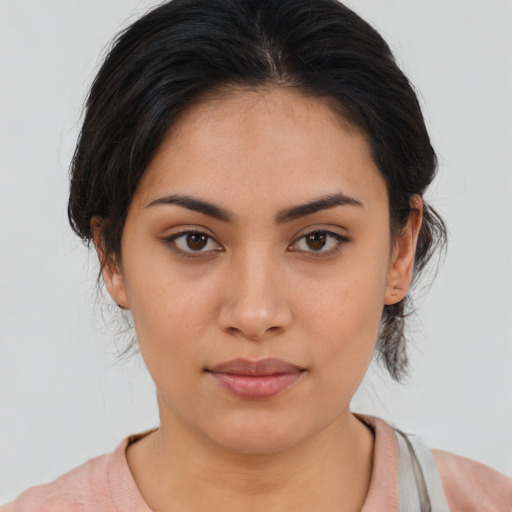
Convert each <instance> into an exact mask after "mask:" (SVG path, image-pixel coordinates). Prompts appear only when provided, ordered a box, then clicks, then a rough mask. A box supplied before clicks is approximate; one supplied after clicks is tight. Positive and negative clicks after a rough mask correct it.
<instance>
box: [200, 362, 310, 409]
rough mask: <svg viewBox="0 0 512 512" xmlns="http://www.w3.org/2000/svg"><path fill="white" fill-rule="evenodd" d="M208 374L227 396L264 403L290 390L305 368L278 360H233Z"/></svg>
mask: <svg viewBox="0 0 512 512" xmlns="http://www.w3.org/2000/svg"><path fill="white" fill-rule="evenodd" d="M207 371H208V373H210V374H211V375H212V377H213V378H214V379H215V380H216V381H217V382H218V383H219V384H220V385H221V386H222V387H223V388H224V389H226V390H227V391H229V392H230V393H231V394H233V395H235V396H237V397H239V398H242V399H245V400H265V399H269V398H272V397H274V396H276V395H278V394H280V393H282V392H284V391H285V390H287V389H289V388H291V387H292V386H293V385H294V384H295V383H296V382H297V381H298V380H299V379H300V377H301V376H302V374H303V373H304V371H305V369H303V368H301V367H299V366H297V365H295V364H292V363H288V362H286V361H282V360H280V359H274V358H269V359H261V360H259V361H249V360H247V359H233V360H231V361H225V362H223V363H220V364H217V365H216V366H214V367H213V368H211V369H208V370H207Z"/></svg>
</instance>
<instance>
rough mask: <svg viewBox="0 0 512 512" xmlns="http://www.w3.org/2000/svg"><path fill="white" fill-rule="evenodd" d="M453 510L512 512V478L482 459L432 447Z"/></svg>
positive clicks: (457, 511) (462, 511)
mask: <svg viewBox="0 0 512 512" xmlns="http://www.w3.org/2000/svg"><path fill="white" fill-rule="evenodd" d="M432 454H433V456H434V460H435V462H436V466H437V469H438V472H439V475H440V477H441V481H442V484H443V489H444V492H445V494H446V499H447V500H448V503H449V505H450V510H452V511H453V512H459V511H460V512H473V511H475V512H477V511H478V512H481V511H485V512H512V479H510V478H509V477H507V476H505V475H504V474H502V473H499V472H498V471H496V470H494V469H492V468H490V467H489V466H486V465H484V464H481V463H479V462H476V461H473V460H470V459H467V458H465V457H461V456H459V455H455V454H453V453H449V452H445V451H442V450H432Z"/></svg>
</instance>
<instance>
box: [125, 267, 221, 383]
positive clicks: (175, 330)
mask: <svg viewBox="0 0 512 512" xmlns="http://www.w3.org/2000/svg"><path fill="white" fill-rule="evenodd" d="M144 268H147V270H141V269H144ZM130 270H131V271H130ZM127 277H128V279H127V280H126V281H127V282H128V283H129V286H127V296H128V301H129V304H130V308H131V312H132V316H133V321H134V325H135V330H136V334H137V339H138V344H139V347H140V350H141V354H142V356H143V358H144V360H145V362H146V365H147V366H148V370H149V371H150V373H151V374H152V375H153V377H154V378H155V379H158V377H157V374H159V373H168V376H169V377H170V376H171V375H176V371H178V372H181V370H183V369H184V368H190V367H191V365H192V367H195V366H196V365H197V366H199V367H200V366H201V365H202V363H203V361H202V359H201V358H202V357H203V356H204V352H203V351H202V346H201V340H203V339H205V331H206V330H207V329H208V324H209V319H211V318H212V315H213V314H214V308H215V305H214V300H213V295H214V283H211V282H209V281H207V280H204V279H202V280H199V279H187V278H184V276H183V275H182V273H181V274H180V273H178V272H176V269H175V268H173V267H172V266H170V265H168V264H167V265H166V264H163V265H160V266H158V265H156V264H154V265H152V266H150V267H144V266H142V265H137V262H136V261H135V262H134V264H133V265H131V267H130V268H128V269H127ZM171 369H172V371H171Z"/></svg>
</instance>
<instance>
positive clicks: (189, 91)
mask: <svg viewBox="0 0 512 512" xmlns="http://www.w3.org/2000/svg"><path fill="white" fill-rule="evenodd" d="M271 84H277V85H282V86H286V87H292V88H295V89H296V90H299V91H301V92H302V93H303V94H305V95H308V96H314V97H320V98H325V99H327V100H328V101H329V102H330V104H331V105H332V106H333V108H334V109H336V110H337V111H338V112H339V114H340V115H341V116H343V117H344V118H345V119H346V120H347V121H349V122H350V123H352V124H353V125H355V126H357V127H358V128H360V129H361V130H362V131H363V132H364V133H365V134H366V136H367V138H368V141H369V145H370V148H371V151H372V155H373V158H374V161H375V163H376V165H377V166H378V168H379V169H380V172H381V173H382V175H383V176H384V178H385V180H386V183H387V188H388V194H389V208H390V218H391V226H390V227H391V233H392V234H393V236H396V235H397V234H398V233H400V231H401V229H402V228H403V227H404V225H405V223H406V222H407V218H408V215H409V212H410V200H411V197H412V196H413V195H414V194H419V195H421V196H423V193H424V192H425V190H426V188H427V187H428V185H429V184H430V183H431V181H432V179H433V178H434V175H435V171H436V164H437V162H436V155H435V153H434V150H433V149H432V147H431V144H430V140H429V136H428V133H427V130H426V128H425V123H424V120H423V116H422V113H421V109H420V106H419V103H418V99H417V97H416V94H415V92H414V90H413V88H412V87H411V85H410V83H409V81H408V80H407V78H406V77H405V76H404V74H403V73H402V71H401V70H400V69H399V68H398V66H397V65H396V63H395V61H394V58H393V56H392V54H391V51H390V49H389V47H388V45H387V44H386V42H385V41H384V40H383V39H382V37H381V36H380V35H379V34H378V33H377V32H376V31H375V30H374V29H373V28H372V27H371V26H370V25H369V24H368V23H366V22H365V21H364V20H362V19H361V18H360V17H359V16H357V15H356V14H355V13H354V12H352V11H351V10H350V9H348V8H347V7H345V6H344V5H342V4H341V3H339V2H337V1H336V0H173V1H171V2H167V3H165V4H163V5H161V6H159V7H157V8H156V9H154V10H152V11H150V12H149V13H148V14H146V15H145V16H143V17H142V18H141V19H139V20H138V21H136V22H135V23H134V24H133V25H131V26H130V27H128V28H127V29H126V30H125V31H124V32H123V33H121V34H120V35H119V36H118V37H117V39H116V40H115V42H114V44H113V46H112V48H111V50H110V52H109V54H108V55H107V57H106V59H105V61H104V63H103V65H102V66H101V69H100V71H99V72H98V74H97V76H96V78H95V80H94V83H93V84H92V87H91V91H90V94H89V97H88V99H87V103H86V110H85V119H84V122H83V127H82V131H81V135H80V138H79V141H78V144H77V148H76V151H75V155H74V158H73V162H72V166H71V192H70V198H69V205H68V215H69V220H70V223H71V226H72V228H73V230H74V231H75V232H76V233H77V234H78V235H79V236H80V237H81V238H82V239H84V240H85V241H87V242H90V240H91V237H92V232H91V220H92V218H93V217H94V216H99V217H101V218H102V219H103V224H102V235H103V238H104V244H105V250H106V252H107V253H108V254H111V255H114V256H116V257H120V256H121V254H120V251H121V236H122V232H123V227H124V223H125V220H126V215H127V211H128V207H129V205H130V203H131V200H132V197H133V194H134V192H135V190H136V188H137V185H138V183H139V181H140V179H141V176H142V175H143V173H144V171H145V169H146V167H147V165H148V163H149V162H150V160H151V158H152V156H153V155H154V153H155V151H156V150H157V149H158V147H159V144H160V142H161V141H162V138H163V137H164V135H165V134H166V132H167V131H168V130H169V128H170V126H171V125H172V124H173V122H174V121H175V120H176V119H177V117H178V115H179V114H180V113H182V112H183V111H184V110H186V109H187V108H188V107H189V106H190V105H191V104H193V103H194V102H197V101H200V100H201V97H202V96H204V95H205V94H206V93H212V92H215V91H216V90H219V89H220V88H225V87H226V86H227V87H229V86H236V87H247V88H258V87H263V86H266V85H271ZM445 242H446V229H445V226H444V223H443V221H442V219H441V218H440V217H439V216H438V215H437V213H436V212H435V211H434V210H433V209H432V208H431V207H430V206H428V205H425V207H424V220H423V225H422V228H421V232H420V235H419V242H418V245H417V249H416V259H415V279H417V278H418V276H419V275H420V273H421V272H422V271H423V269H424V267H425V265H426V264H427V262H428V261H429V260H430V259H431V257H432V255H433V254H434V252H435V251H436V249H439V248H442V247H444V244H445ZM409 301H410V297H409V296H407V297H406V298H405V299H404V300H402V301H401V302H399V303H398V304H395V305H392V306H385V307H384V311H383V316H382V323H381V331H380V333H379V340H378V344H377V350H378V351H379V354H380V356H381V358H382V360H383V362H384V363H385V365H386V367H387V368H388V370H389V372H390V373H391V375H392V376H393V378H395V379H396V380H399V378H400V377H401V376H402V375H403V374H404V373H405V371H406V366H407V354H406V350H405V338H404V328H405V325H404V324H405V318H406V316H407V315H408V314H409V312H410V310H411V308H410V304H409Z"/></svg>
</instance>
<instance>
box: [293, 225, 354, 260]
mask: <svg viewBox="0 0 512 512" xmlns="http://www.w3.org/2000/svg"><path fill="white" fill-rule="evenodd" d="M348 242H350V239H349V238H347V237H346V236H343V235H341V234H339V233H336V232H334V231H321V230H317V231H311V232H309V233H306V234H305V235H302V236H301V237H300V238H298V239H297V240H296V241H295V242H294V243H293V244H292V245H291V246H290V249H291V250H292V251H300V252H303V253H309V255H311V256H315V257H323V256H325V257H329V256H333V255H334V254H336V253H337V252H338V251H339V250H340V249H341V247H342V246H343V245H344V244H346V243H348Z"/></svg>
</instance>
